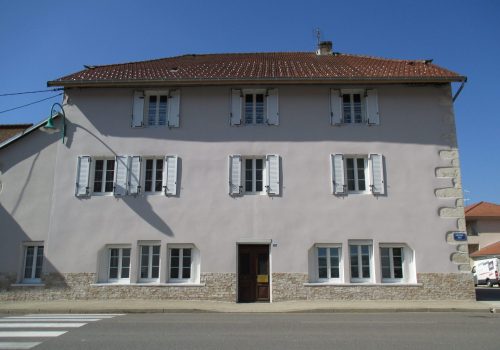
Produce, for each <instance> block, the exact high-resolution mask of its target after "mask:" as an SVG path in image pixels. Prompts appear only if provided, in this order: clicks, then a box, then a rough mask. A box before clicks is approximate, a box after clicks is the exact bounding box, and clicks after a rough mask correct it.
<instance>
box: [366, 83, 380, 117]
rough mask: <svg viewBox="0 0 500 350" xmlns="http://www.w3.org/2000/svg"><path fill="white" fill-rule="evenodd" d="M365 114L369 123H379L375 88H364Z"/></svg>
mask: <svg viewBox="0 0 500 350" xmlns="http://www.w3.org/2000/svg"><path fill="white" fill-rule="evenodd" d="M366 116H367V121H368V124H369V125H378V124H380V118H379V111H378V94H377V90H374V89H368V90H366Z"/></svg>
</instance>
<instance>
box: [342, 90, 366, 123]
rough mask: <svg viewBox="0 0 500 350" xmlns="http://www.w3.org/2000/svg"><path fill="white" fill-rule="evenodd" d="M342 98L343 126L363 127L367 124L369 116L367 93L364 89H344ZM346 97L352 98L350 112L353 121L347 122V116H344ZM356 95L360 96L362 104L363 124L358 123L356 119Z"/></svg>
mask: <svg viewBox="0 0 500 350" xmlns="http://www.w3.org/2000/svg"><path fill="white" fill-rule="evenodd" d="M340 95H341V96H340V97H341V103H342V124H345V125H363V124H366V123H367V119H368V118H367V115H366V96H365V95H366V91H365V90H364V89H342V90H340ZM344 95H349V96H350V101H351V102H350V111H351V121H350V122H346V121H345V119H346V117H345V114H344ZM354 95H360V104H361V122H360V123H356V122H355V117H354Z"/></svg>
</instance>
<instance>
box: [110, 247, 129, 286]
mask: <svg viewBox="0 0 500 350" xmlns="http://www.w3.org/2000/svg"><path fill="white" fill-rule="evenodd" d="M108 279H109V282H117V283H127V282H130V248H113V247H111V248H109V274H108Z"/></svg>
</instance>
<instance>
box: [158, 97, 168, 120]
mask: <svg viewBox="0 0 500 350" xmlns="http://www.w3.org/2000/svg"><path fill="white" fill-rule="evenodd" d="M166 124H167V96H160V104H159V107H158V125H166Z"/></svg>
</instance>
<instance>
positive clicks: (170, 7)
mask: <svg viewBox="0 0 500 350" xmlns="http://www.w3.org/2000/svg"><path fill="white" fill-rule="evenodd" d="M316 28H319V29H320V30H321V38H322V40H331V41H333V45H334V51H338V52H343V53H351V54H363V55H371V56H381V57H388V58H401V59H427V58H432V59H434V63H436V64H438V65H440V66H443V67H446V68H448V69H451V70H453V71H456V72H458V73H460V74H462V75H466V76H467V77H468V82H467V84H466V85H465V88H464V89H463V91H462V92H461V94H460V96H459V97H458V99H457V100H456V102H455V117H456V124H457V133H458V142H459V147H460V161H461V166H462V180H463V188H464V190H465V193H464V196H465V198H466V204H471V203H474V202H478V201H482V200H484V201H490V202H496V203H499V204H500V112H499V108H498V107H499V101H500V1H498V0H474V1H469V0H420V1H409V0H399V1H396V0H393V1H389V0H377V1H368V0H357V1H345V0H344V1H337V0H330V1H318V0H308V1H296V0H287V1H272V0H267V1H262V0H253V1H238V0H227V1H226V0H220V1H219V0H210V1H207V0H205V1H189V0H185V1H168V0H165V1H149V0H141V1H129V0H120V1H114V0H108V1H106V0H99V1H95V0H85V1H76V0H47V1H44V0H39V1H37V0H32V1H27V0H16V1H10V0H0V124H14V123H35V122H38V121H40V120H42V119H44V118H46V117H47V116H48V115H49V113H50V108H51V106H52V104H53V103H54V102H60V98H61V97H60V96H56V97H55V98H52V99H49V100H46V101H43V102H40V103H37V104H33V105H31V106H28V107H25V108H20V109H16V110H13V111H10V112H4V113H2V111H5V110H8V109H11V108H14V107H17V106H21V105H24V104H28V103H31V102H34V101H37V100H41V99H44V98H49V97H52V96H55V95H57V94H58V92H55V91H49V92H44V93H37V94H24V95H15V96H1V95H2V94H8V93H16V92H26V91H36V90H46V89H47V85H46V84H47V81H49V80H53V79H56V78H59V77H62V76H64V75H67V74H69V73H73V72H76V71H79V70H81V69H83V65H84V64H87V65H100V64H110V63H122V62H130V61H140V60H148V59H154V58H161V57H168V56H174V55H182V54H188V53H215V52H218V53H222V52H266V51H312V50H314V49H315V46H316V38H315V29H316ZM457 87H458V86H454V89H455V90H456V89H457Z"/></svg>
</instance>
